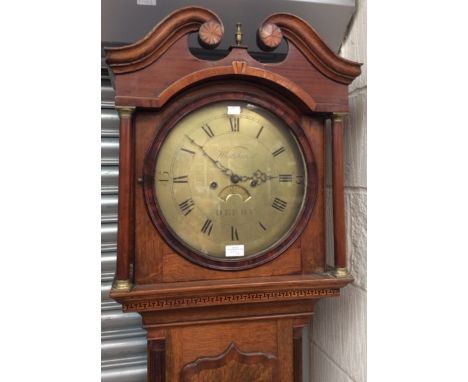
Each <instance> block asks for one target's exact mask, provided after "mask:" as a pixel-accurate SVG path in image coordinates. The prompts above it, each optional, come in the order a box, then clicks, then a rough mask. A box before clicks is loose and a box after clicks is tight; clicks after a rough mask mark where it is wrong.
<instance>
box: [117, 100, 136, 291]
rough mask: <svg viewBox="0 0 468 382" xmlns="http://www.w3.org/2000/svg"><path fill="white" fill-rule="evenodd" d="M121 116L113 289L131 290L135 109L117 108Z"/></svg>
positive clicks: (133, 232)
mask: <svg viewBox="0 0 468 382" xmlns="http://www.w3.org/2000/svg"><path fill="white" fill-rule="evenodd" d="M117 110H118V112H119V117H120V126H119V132H120V138H119V142H120V146H119V206H118V211H119V220H118V231H117V267H116V272H115V281H114V285H113V286H112V288H113V289H115V290H119V291H129V290H130V289H131V286H132V283H131V280H130V261H131V259H132V258H133V251H134V242H135V230H134V217H133V212H132V211H133V210H134V209H133V207H134V206H133V201H134V184H133V183H134V178H135V177H134V170H133V169H134V165H133V164H134V131H133V112H134V111H135V108H134V107H128V106H125V107H117Z"/></svg>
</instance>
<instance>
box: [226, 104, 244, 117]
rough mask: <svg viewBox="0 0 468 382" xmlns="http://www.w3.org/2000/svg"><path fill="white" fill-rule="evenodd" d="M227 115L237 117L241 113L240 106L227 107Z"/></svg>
mask: <svg viewBox="0 0 468 382" xmlns="http://www.w3.org/2000/svg"><path fill="white" fill-rule="evenodd" d="M227 113H228V115H239V114H240V113H241V109H240V106H228V111H227Z"/></svg>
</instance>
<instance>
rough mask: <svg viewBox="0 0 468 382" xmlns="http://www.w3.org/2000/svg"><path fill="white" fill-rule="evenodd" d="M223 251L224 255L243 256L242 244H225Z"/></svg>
mask: <svg viewBox="0 0 468 382" xmlns="http://www.w3.org/2000/svg"><path fill="white" fill-rule="evenodd" d="M224 253H225V255H226V257H237V256H244V244H238V245H226V247H225V251H224Z"/></svg>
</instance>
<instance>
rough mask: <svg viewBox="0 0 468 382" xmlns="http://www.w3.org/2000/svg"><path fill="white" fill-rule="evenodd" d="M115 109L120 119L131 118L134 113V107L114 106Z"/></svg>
mask: <svg viewBox="0 0 468 382" xmlns="http://www.w3.org/2000/svg"><path fill="white" fill-rule="evenodd" d="M115 108H116V109H117V112H118V113H119V117H120V118H128V117H131V115H132V114H133V112H134V111H135V106H116V107H115Z"/></svg>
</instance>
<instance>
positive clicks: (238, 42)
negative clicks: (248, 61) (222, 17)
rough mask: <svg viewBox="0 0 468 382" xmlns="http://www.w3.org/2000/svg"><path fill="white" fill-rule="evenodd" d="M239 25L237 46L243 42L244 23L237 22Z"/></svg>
mask: <svg viewBox="0 0 468 382" xmlns="http://www.w3.org/2000/svg"><path fill="white" fill-rule="evenodd" d="M236 26H237V30H236V44H237V46H240V44H242V35H243V33H242V30H241V26H242V24H241V23H237V24H236Z"/></svg>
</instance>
